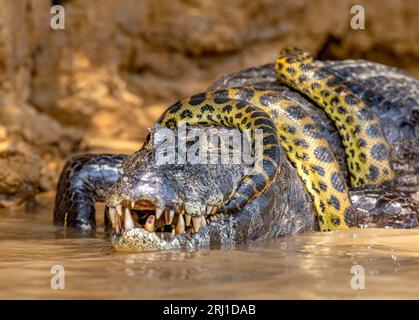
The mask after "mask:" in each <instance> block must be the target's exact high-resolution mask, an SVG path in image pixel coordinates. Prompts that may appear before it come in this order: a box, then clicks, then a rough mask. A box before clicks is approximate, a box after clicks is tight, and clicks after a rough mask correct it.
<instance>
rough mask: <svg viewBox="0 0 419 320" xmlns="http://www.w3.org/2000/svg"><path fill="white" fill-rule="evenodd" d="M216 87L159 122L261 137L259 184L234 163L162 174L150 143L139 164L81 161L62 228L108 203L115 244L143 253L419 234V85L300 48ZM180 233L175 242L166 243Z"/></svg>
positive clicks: (59, 211)
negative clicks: (284, 238)
mask: <svg viewBox="0 0 419 320" xmlns="http://www.w3.org/2000/svg"><path fill="white" fill-rule="evenodd" d="M307 58H308V60H307ZM275 69H276V71H277V73H275ZM293 71H294V72H293ZM281 72H283V73H284V74H282V73H281ZM285 73H286V74H285ZM278 74H279V77H280V78H279V79H278ZM301 80H302V81H301ZM284 82H285V84H284ZM302 84H305V86H302V87H301V85H302ZM210 89H211V90H210V91H209V92H206V93H202V94H199V95H195V96H193V97H191V98H190V99H185V100H183V101H180V102H178V103H176V104H174V105H173V106H172V107H170V108H169V109H168V111H166V112H165V114H164V115H162V117H161V118H160V120H159V123H160V124H162V125H167V126H169V127H176V126H178V125H180V124H182V123H185V124H189V125H195V126H196V125H198V126H207V125H221V126H227V127H233V128H238V129H240V130H243V129H245V128H255V127H257V126H259V127H263V129H266V133H267V134H268V135H269V137H268V136H267V137H266V138H267V139H266V141H264V142H266V143H264V146H265V147H264V150H265V151H266V152H265V153H264V157H265V156H266V157H269V159H267V160H268V161H266V162H265V166H260V167H258V168H257V170H259V172H257V173H256V175H246V174H244V167H243V166H241V165H236V164H234V165H225V164H224V165H221V164H218V165H212V166H209V165H201V166H199V165H198V166H197V165H193V166H184V165H167V166H164V167H162V166H156V165H155V163H154V162H155V161H154V160H155V159H154V153H153V148H154V146H153V142H152V141H153V140H152V139H148V140H147V142H146V143H145V145H144V146H143V147H142V148H141V149H140V150H139V151H138V152H136V153H134V154H133V155H131V156H129V157H125V156H122V155H119V156H113V155H106V156H104V155H95V156H93V155H90V156H89V155H87V156H78V157H76V158H73V159H71V160H70V161H69V162H68V163H67V165H66V166H65V168H64V169H63V172H62V174H61V177H60V181H59V185H58V190H57V198H56V208H55V210H54V221H55V223H57V224H63V223H64V220H66V225H67V226H76V227H80V228H91V227H92V226H94V225H95V219H94V216H95V212H94V202H95V201H106V203H107V205H108V207H109V208H110V210H109V211H110V216H111V220H113V221H112V222H113V224H114V227H115V229H116V231H114V233H113V237H112V239H113V244H114V246H115V247H117V248H119V249H124V250H135V251H141V250H158V249H171V248H180V247H188V248H196V247H201V246H208V245H210V244H213V245H225V244H231V243H238V242H244V241H248V240H256V239H263V238H275V237H278V236H281V235H284V234H292V233H296V232H302V231H305V230H313V229H317V228H319V229H320V230H331V229H342V228H346V226H347V225H348V224H349V225H350V226H353V225H360V224H362V225H369V226H393V227H414V226H416V225H417V219H418V218H417V215H418V206H417V203H416V202H415V200H413V199H412V198H411V196H410V194H409V193H415V192H416V193H417V192H418V188H417V181H416V180H415V179H417V170H418V169H417V168H418V162H419V156H418V153H419V151H418V144H419V143H418V139H417V137H418V135H419V126H418V104H419V85H418V82H417V80H415V79H413V78H411V77H409V76H407V75H405V74H404V73H403V72H401V71H399V70H396V69H394V68H390V67H386V66H382V65H378V64H375V63H370V62H365V61H328V62H320V61H311V60H310V58H309V57H308V55H307V54H306V53H304V52H301V51H298V50H297V51H291V52H290V51H288V52H284V54H283V55H281V56H280V58H278V60H277V62H276V64H275V68H274V66H273V65H266V66H263V67H259V68H254V69H249V70H245V71H243V72H239V73H237V74H233V75H229V76H226V77H224V78H222V79H221V80H219V81H218V82H217V83H216V84H215V85H214V86H212V87H211V88H210ZM298 91H301V93H299V92H298ZM326 91H327V93H326ZM313 93H314V94H313ZM307 97H308V98H307ZM336 98H338V101H336ZM191 102H192V103H191ZM313 102H314V103H313ZM315 104H316V105H320V106H321V107H323V108H324V110H325V111H326V113H327V114H328V115H329V117H330V118H328V117H327V116H326V114H325V112H324V111H322V110H321V109H320V108H318V107H316V106H315ZM247 108H251V109H249V110H248V111H247V112H246V109H247ZM203 110H204V111H203ZM251 114H256V115H255V116H254V117H253V118H252V116H251ZM267 115H269V117H270V118H271V119H272V120H273V123H274V125H272V122H270V121H269V117H267ZM217 116H219V118H218V119H217ZM330 119H332V120H333V121H334V122H333V121H331V120H330ZM249 120H253V122H248V121H249ZM258 120H260V121H258ZM249 123H251V124H250V125H249ZM382 128H383V129H384V130H382ZM275 131H276V138H277V139H276V140H275V137H273V136H272V133H273V132H275ZM272 147H275V148H277V151H278V152H277V155H278V159H277V160H275V157H272V156H271V155H272V150H271V149H272ZM267 150H270V151H269V152H268V151H267ZM274 150H275V149H274ZM275 152H276V151H275ZM275 154H276V153H274V155H275ZM265 160H266V159H265ZM272 160H273V161H272ZM392 164H393V166H394V171H395V172H396V173H397V174H396V181H395V184H390V183H391V182H392V180H393V178H394V171H393V168H392ZM266 169H268V172H269V174H266ZM278 172H279V173H278ZM255 177H256V178H255ZM348 177H349V179H348ZM345 181H350V183H351V188H352V190H351V192H350V194H349V193H348V189H347V186H346V183H345ZM383 182H387V184H384V185H383V184H382V183H383ZM366 185H368V186H366ZM395 185H397V187H395ZM208 199H217V201H218V203H217V202H216V203H214V202H212V203H208ZM351 202H352V204H353V206H352V207H353V208H352V209H353V210H352V211H351V210H350V204H351ZM229 203H233V204H234V205H233V206H231V207H230V208H228V204H229ZM214 206H218V207H219V208H220V209H219V212H218V213H216V212H215V210H214ZM188 208H199V210H192V209H188ZM185 210H186V212H185ZM163 211H165V212H166V213H165V215H164V216H163V215H162V212H163ZM118 213H119V214H118ZM214 213H215V215H214ZM132 217H134V218H132ZM315 217H316V220H315ZM191 218H192V219H191ZM191 220H192V222H191ZM166 222H167V224H168V226H165V224H166ZM190 224H192V226H190V227H189V228H188V225H190ZM203 224H206V226H205V227H204V228H201V227H202V225H203ZM171 226H173V227H171ZM118 229H119V230H118ZM123 229H125V230H123ZM169 229H170V230H169ZM171 229H173V231H174V233H175V234H176V235H174V236H170V235H169V236H168V238H165V239H161V238H160V237H158V235H159V234H160V235H161V234H166V233H169V234H170V232H171V231H172V230H171ZM147 230H149V231H151V232H149V231H147ZM155 231H156V232H155ZM184 232H186V234H185V233H184Z"/></svg>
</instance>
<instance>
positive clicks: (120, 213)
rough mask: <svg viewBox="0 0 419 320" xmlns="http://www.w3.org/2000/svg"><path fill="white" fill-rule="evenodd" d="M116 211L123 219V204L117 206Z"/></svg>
mask: <svg viewBox="0 0 419 320" xmlns="http://www.w3.org/2000/svg"><path fill="white" fill-rule="evenodd" d="M116 211H117V212H118V214H119V215H120V216H121V217H122V205H121V204H118V205H117V206H116Z"/></svg>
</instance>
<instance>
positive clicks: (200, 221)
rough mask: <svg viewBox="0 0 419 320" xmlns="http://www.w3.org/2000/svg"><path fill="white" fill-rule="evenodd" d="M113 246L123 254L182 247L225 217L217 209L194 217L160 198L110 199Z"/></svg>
mask: <svg viewBox="0 0 419 320" xmlns="http://www.w3.org/2000/svg"><path fill="white" fill-rule="evenodd" d="M107 206H108V215H109V219H110V221H111V222H112V228H113V234H112V244H113V245H114V247H115V248H116V249H117V250H121V251H135V252H139V251H155V250H167V249H175V248H180V247H182V245H183V244H185V243H186V242H187V241H189V240H191V238H193V237H195V236H197V235H198V234H199V233H200V232H201V231H202V230H203V229H205V228H206V226H207V225H209V224H210V223H213V222H215V221H217V220H218V219H220V218H223V217H224V215H222V214H217V213H216V211H217V207H216V206H207V207H206V210H205V212H203V213H202V214H201V215H194V216H191V215H190V214H188V213H186V212H185V207H184V206H183V205H182V204H173V203H165V202H164V201H163V199H162V198H160V197H158V196H141V197H138V198H136V199H123V200H120V201H118V200H117V199H115V198H114V199H108V201H107Z"/></svg>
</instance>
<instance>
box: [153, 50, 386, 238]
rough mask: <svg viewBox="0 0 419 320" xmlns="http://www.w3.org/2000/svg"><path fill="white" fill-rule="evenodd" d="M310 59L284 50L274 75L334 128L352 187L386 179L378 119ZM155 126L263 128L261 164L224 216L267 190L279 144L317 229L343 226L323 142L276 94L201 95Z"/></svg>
mask: <svg viewBox="0 0 419 320" xmlns="http://www.w3.org/2000/svg"><path fill="white" fill-rule="evenodd" d="M312 62H313V58H312V57H311V56H310V54H309V53H308V52H306V51H303V50H299V49H286V50H283V51H282V52H281V54H280V56H279V57H278V59H277V61H276V64H275V71H276V72H277V75H278V78H279V79H280V81H282V82H284V83H285V84H287V85H289V86H291V87H292V88H294V89H296V90H297V91H300V92H301V93H303V94H305V95H306V96H308V97H309V98H310V99H312V100H313V101H314V102H315V103H316V104H317V105H318V106H319V107H321V108H323V109H324V110H325V111H326V113H327V114H328V116H329V117H330V119H331V120H332V121H333V122H334V123H335V125H336V127H337V129H338V131H339V133H340V135H341V139H342V143H343V145H344V147H345V153H346V157H347V162H348V167H349V172H350V182H351V185H352V187H359V186H365V185H378V184H381V183H383V182H386V181H391V180H393V178H394V171H393V170H392V167H391V163H390V160H389V158H388V156H387V155H388V154H389V146H388V143H387V141H386V139H385V137H384V135H383V132H382V129H381V126H380V124H379V122H378V119H377V118H376V117H375V116H374V114H373V113H372V112H371V110H369V108H368V106H367V105H366V104H365V103H364V102H363V101H362V100H361V99H359V98H357V97H356V96H355V95H354V94H353V93H352V92H351V90H350V89H349V88H347V87H346V86H344V85H343V84H342V83H341V82H340V81H339V80H338V79H337V78H336V77H335V76H334V75H332V74H328V73H327V72H324V71H322V70H320V69H318V68H316V67H314V66H313V65H312ZM158 122H159V123H160V124H161V125H163V126H167V127H169V128H175V127H178V126H181V125H183V124H185V125H190V126H194V125H204V126H208V125H223V126H226V127H232V128H237V129H240V130H241V131H244V130H246V129H252V130H256V129H262V130H263V160H262V162H261V164H256V165H255V167H254V168H253V170H252V172H251V173H249V174H247V175H246V176H245V177H244V178H243V180H242V181H241V184H240V185H239V187H238V188H237V190H236V192H235V193H234V194H233V196H232V197H231V199H230V200H229V202H228V203H227V204H226V207H225V209H227V210H228V211H229V212H237V211H238V210H240V209H241V208H243V207H244V206H245V205H246V204H247V203H248V202H249V201H251V200H253V199H254V198H255V197H257V196H258V195H260V194H261V193H262V192H263V191H265V190H266V189H267V188H268V187H269V186H270V185H271V183H272V181H273V180H274V178H275V177H276V175H277V174H278V171H279V170H278V165H277V163H278V156H279V150H278V148H279V144H281V145H282V146H283V147H284V149H285V152H286V154H287V156H288V158H289V159H290V160H291V162H292V163H293V165H294V166H295V167H296V169H297V173H298V175H299V176H300V177H301V179H302V180H303V182H304V184H305V186H306V188H307V191H308V192H309V193H310V194H311V196H312V197H313V200H314V205H315V208H316V213H317V219H318V223H319V227H320V230H322V231H328V230H336V229H345V228H347V227H348V223H349V222H350V219H351V218H350V217H351V202H350V199H349V194H348V187H347V186H346V183H345V179H344V177H343V174H342V173H341V172H340V169H339V165H338V163H337V161H336V159H335V157H334V155H333V152H332V151H331V148H330V146H329V143H328V142H327V140H326V138H325V137H323V136H322V134H321V133H320V131H319V130H318V129H317V128H316V125H315V123H314V121H313V120H312V119H311V118H310V117H309V116H308V115H307V114H306V113H305V112H304V110H303V109H302V108H301V107H300V106H298V104H296V103H295V102H292V101H290V100H288V99H287V98H285V97H283V96H281V95H280V94H279V93H277V92H274V91H268V90H257V89H254V88H250V87H249V88H237V89H234V88H233V89H225V90H218V91H212V92H211V91H209V92H204V93H200V94H197V95H194V96H192V97H190V98H188V99H184V100H182V101H179V102H177V103H175V104H174V105H173V106H171V107H169V109H168V110H167V111H166V112H165V113H164V114H163V115H162V116H161V118H160V119H159V121H158ZM253 142H254V141H252V143H253Z"/></svg>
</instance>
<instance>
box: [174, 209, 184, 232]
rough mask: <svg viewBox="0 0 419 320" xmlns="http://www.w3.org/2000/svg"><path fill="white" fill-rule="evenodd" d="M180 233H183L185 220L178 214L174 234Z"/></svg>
mask: <svg viewBox="0 0 419 320" xmlns="http://www.w3.org/2000/svg"><path fill="white" fill-rule="evenodd" d="M182 233H185V221H184V220H183V216H182V215H181V214H180V215H179V217H178V219H177V226H176V234H182Z"/></svg>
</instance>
